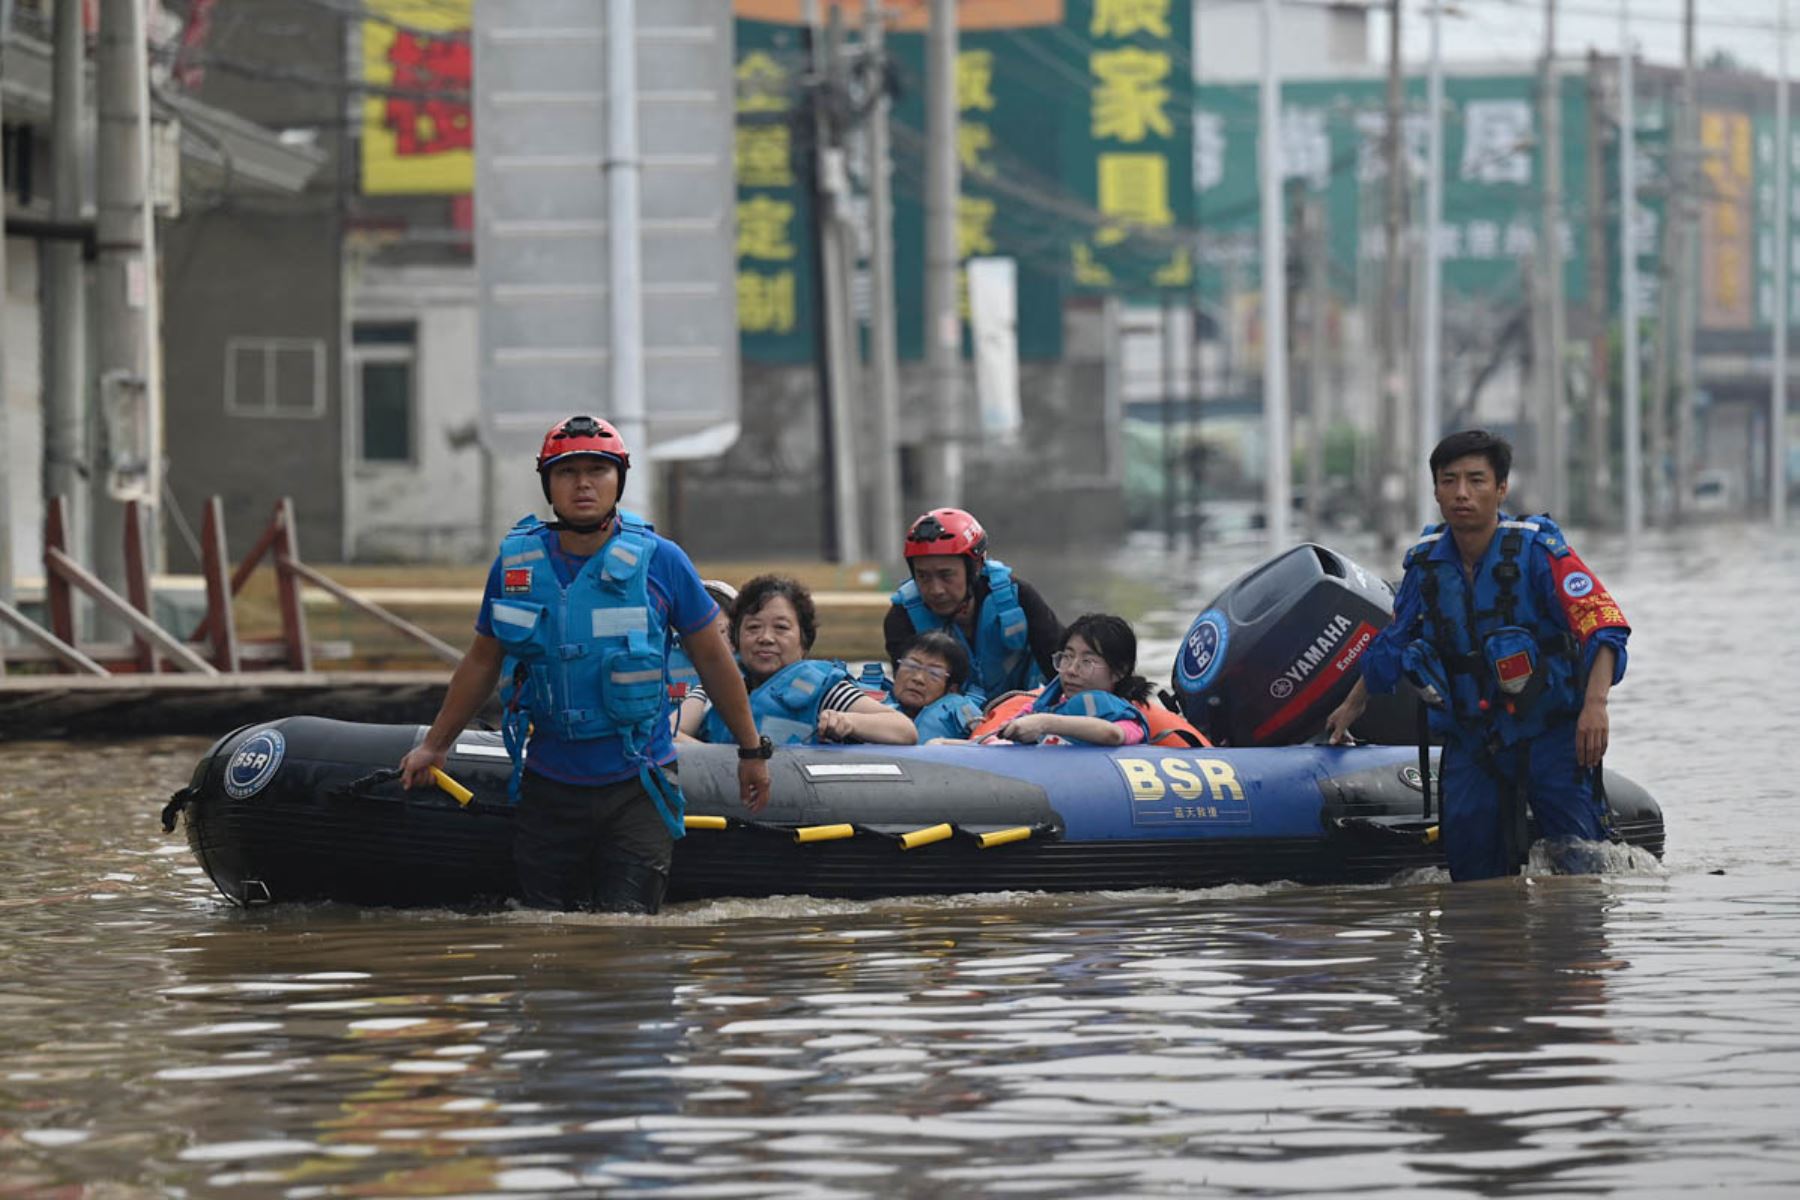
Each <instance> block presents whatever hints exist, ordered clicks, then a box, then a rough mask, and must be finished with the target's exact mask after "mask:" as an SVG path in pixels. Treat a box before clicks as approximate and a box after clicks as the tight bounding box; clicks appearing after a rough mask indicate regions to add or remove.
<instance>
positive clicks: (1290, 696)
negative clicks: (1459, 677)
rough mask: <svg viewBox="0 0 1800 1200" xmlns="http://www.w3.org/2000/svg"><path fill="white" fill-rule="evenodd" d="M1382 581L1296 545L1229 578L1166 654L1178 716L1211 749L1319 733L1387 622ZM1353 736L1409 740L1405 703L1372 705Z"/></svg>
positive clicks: (1387, 598)
mask: <svg viewBox="0 0 1800 1200" xmlns="http://www.w3.org/2000/svg"><path fill="white" fill-rule="evenodd" d="M1393 605H1394V591H1393V588H1392V587H1390V586H1389V585H1388V584H1387V582H1386V581H1385V580H1383V579H1382V578H1381V577H1380V576H1378V575H1376V574H1375V573H1374V572H1372V571H1370V570H1368V569H1367V568H1365V567H1363V566H1360V565H1358V564H1357V563H1355V562H1353V561H1352V560H1351V559H1349V558H1347V557H1345V556H1344V555H1342V554H1339V553H1338V552H1337V551H1335V550H1331V549H1328V548H1327V547H1324V546H1319V545H1313V544H1310V543H1309V544H1307V545H1302V546H1296V547H1295V548H1294V549H1292V550H1289V551H1287V552H1286V553H1285V554H1281V555H1279V556H1277V557H1275V558H1272V559H1270V560H1269V561H1268V562H1266V563H1264V564H1263V565H1262V566H1260V567H1257V568H1256V569H1255V570H1253V571H1251V572H1249V573H1248V574H1246V575H1243V576H1241V577H1240V578H1238V579H1237V580H1235V581H1234V582H1233V583H1232V584H1231V585H1230V586H1229V587H1227V588H1226V589H1225V590H1224V591H1223V592H1221V593H1219V595H1218V596H1217V597H1216V598H1215V599H1214V600H1213V602H1212V603H1211V604H1209V605H1208V606H1207V607H1206V609H1205V611H1203V612H1202V613H1201V614H1200V615H1199V616H1198V617H1196V618H1194V623H1193V624H1192V625H1191V626H1189V627H1188V632H1187V637H1186V638H1185V639H1183V641H1182V644H1181V649H1180V651H1179V652H1178V653H1177V654H1176V656H1175V674H1174V680H1173V682H1174V688H1175V694H1176V696H1177V697H1179V698H1180V701H1181V711H1182V715H1184V716H1185V717H1187V719H1188V720H1189V721H1191V722H1193V724H1194V725H1196V726H1198V727H1199V728H1200V730H1201V731H1202V732H1204V733H1205V734H1206V735H1207V736H1208V737H1209V738H1212V739H1213V740H1214V741H1215V742H1218V743H1221V744H1224V745H1231V746H1286V745H1293V744H1295V743H1297V742H1304V741H1306V740H1308V739H1309V738H1312V737H1314V736H1316V735H1317V734H1318V733H1320V732H1321V731H1322V730H1323V729H1324V727H1325V718H1326V717H1327V716H1328V715H1329V714H1330V713H1331V710H1332V709H1334V708H1336V707H1337V706H1338V704H1340V703H1341V702H1342V701H1343V699H1344V697H1345V696H1346V695H1348V694H1349V692H1350V689H1351V688H1352V687H1353V686H1354V685H1355V683H1356V680H1357V678H1358V675H1359V672H1358V671H1357V669H1356V664H1357V660H1358V659H1359V658H1361V656H1362V652H1363V651H1364V650H1366V649H1367V648H1368V645H1369V643H1370V642H1371V641H1372V640H1374V637H1375V634H1376V631H1378V630H1380V629H1381V628H1383V627H1384V626H1385V625H1387V623H1388V622H1389V621H1390V620H1392V619H1393ZM1371 701H1372V702H1371V704H1370V706H1369V710H1368V712H1367V713H1366V714H1365V716H1364V718H1363V720H1362V721H1359V722H1358V723H1357V725H1356V726H1355V727H1354V729H1353V732H1354V733H1355V734H1356V736H1357V737H1358V738H1359V739H1361V740H1363V741H1376V742H1389V743H1406V742H1409V741H1411V740H1412V739H1413V737H1414V733H1413V724H1412V716H1411V714H1412V711H1413V700H1412V698H1411V697H1410V696H1408V697H1405V698H1403V699H1395V698H1387V697H1371Z"/></svg>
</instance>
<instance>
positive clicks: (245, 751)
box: [225, 729, 287, 800]
mask: <svg viewBox="0 0 1800 1200" xmlns="http://www.w3.org/2000/svg"><path fill="white" fill-rule="evenodd" d="M285 753H287V739H286V738H284V737H282V736H281V734H280V733H279V732H277V731H276V730H273V729H265V730H264V731H263V732H261V733H259V734H256V735H255V736H254V737H250V738H246V739H245V740H244V743H243V744H242V745H241V746H239V747H238V748H237V750H236V751H235V752H233V754H232V756H231V761H230V762H228V763H226V764H225V794H226V795H227V796H230V797H231V798H232V799H233V800H248V799H249V798H250V797H252V796H254V795H256V793H258V792H260V791H262V790H263V789H264V788H266V787H268V786H269V780H271V779H273V778H275V772H276V771H278V770H280V769H281V757H282V755H284V754H285Z"/></svg>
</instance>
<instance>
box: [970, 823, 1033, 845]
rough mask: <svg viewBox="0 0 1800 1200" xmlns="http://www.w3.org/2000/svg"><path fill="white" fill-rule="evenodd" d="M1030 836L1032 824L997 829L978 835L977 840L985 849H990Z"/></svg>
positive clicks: (1020, 840)
mask: <svg viewBox="0 0 1800 1200" xmlns="http://www.w3.org/2000/svg"><path fill="white" fill-rule="evenodd" d="M1030 836H1031V826H1029V825H1017V826H1014V827H1013V828H1011V829H996V830H994V832H992V833H983V834H979V835H977V836H976V838H975V842H976V844H977V845H979V846H980V847H981V848H982V849H983V850H988V849H991V848H993V847H995V846H1004V845H1006V844H1007V843H1008V842H1022V841H1024V840H1025V839H1026V838H1028V837H1030Z"/></svg>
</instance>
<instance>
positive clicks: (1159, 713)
mask: <svg viewBox="0 0 1800 1200" xmlns="http://www.w3.org/2000/svg"><path fill="white" fill-rule="evenodd" d="M1132 707H1133V708H1135V709H1137V710H1138V711H1139V712H1141V713H1143V714H1144V722H1145V723H1146V724H1147V725H1149V726H1150V740H1149V741H1148V742H1147V743H1145V744H1146V745H1150V746H1174V747H1176V748H1177V749H1181V748H1186V747H1192V746H1210V745H1212V743H1211V742H1210V741H1208V740H1207V737H1206V735H1205V734H1204V733H1201V732H1200V731H1199V730H1198V729H1195V728H1194V727H1193V726H1192V725H1190V724H1188V722H1187V718H1185V717H1183V716H1182V715H1181V714H1180V713H1178V712H1170V711H1169V710H1168V709H1166V708H1164V707H1163V706H1162V705H1160V704H1156V703H1153V702H1151V701H1148V700H1144V701H1139V702H1137V703H1134V704H1133V705H1132Z"/></svg>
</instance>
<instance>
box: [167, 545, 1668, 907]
mask: <svg viewBox="0 0 1800 1200" xmlns="http://www.w3.org/2000/svg"><path fill="white" fill-rule="evenodd" d="M1391 607H1392V590H1391V589H1390V588H1389V587H1388V585H1387V584H1386V583H1384V582H1382V581H1381V580H1380V579H1379V578H1378V577H1376V576H1374V575H1372V574H1371V573H1369V572H1367V571H1366V570H1364V569H1363V568H1361V567H1359V566H1357V565H1356V564H1355V563H1353V562H1351V561H1350V560H1348V559H1346V558H1344V557H1343V556H1341V555H1339V554H1336V553H1335V552H1333V551H1331V550H1329V549H1327V548H1325V547H1323V546H1301V547H1298V548H1296V549H1295V550H1293V551H1290V552H1288V553H1286V554H1283V555H1281V556H1279V557H1277V558H1275V559H1272V560H1270V561H1269V562H1268V563H1265V564H1263V565H1262V566H1261V567H1258V568H1257V569H1256V570H1254V571H1252V572H1250V573H1249V574H1247V575H1246V576H1244V577H1243V578H1241V579H1239V580H1238V581H1236V582H1235V583H1233V584H1232V585H1231V586H1230V587H1229V588H1227V589H1226V590H1225V592H1223V593H1221V595H1220V596H1219V597H1218V598H1217V599H1215V600H1214V601H1213V603H1212V604H1211V605H1209V606H1208V607H1207V608H1206V609H1205V610H1203V611H1202V612H1201V613H1200V614H1199V616H1198V617H1196V618H1195V620H1194V622H1193V624H1192V625H1191V626H1190V628H1189V630H1188V634H1187V636H1186V638H1185V639H1184V640H1183V642H1182V645H1181V648H1180V650H1179V652H1178V655H1177V659H1176V663H1175V666H1174V671H1173V676H1172V679H1171V683H1172V685H1173V694H1172V697H1171V698H1172V699H1173V700H1174V702H1175V705H1176V706H1178V707H1179V708H1180V710H1181V711H1182V712H1183V714H1184V715H1185V716H1186V717H1187V718H1188V720H1189V721H1190V722H1192V723H1193V724H1194V725H1196V726H1197V727H1199V728H1200V729H1201V730H1202V731H1203V732H1205V733H1206V734H1207V736H1208V737H1209V738H1211V739H1212V740H1214V741H1216V742H1220V743H1226V744H1222V745H1219V746H1212V747H1194V748H1181V749H1174V748H1163V747H1155V746H1128V747H1117V748H1101V747H1091V746H1054V747H1038V746H966V745H956V746H920V747H888V746H857V745H850V746H797V747H787V748H783V749H780V750H778V751H777V752H776V754H775V757H774V759H773V760H772V761H771V762H770V764H769V766H770V773H771V777H772V785H773V786H772V789H771V790H772V799H771V801H770V803H769V805H768V807H767V808H765V809H764V810H763V811H762V812H760V813H757V814H755V815H754V816H752V815H751V814H750V813H748V812H746V811H745V810H744V809H743V807H742V806H741V805H740V804H739V802H738V796H737V757H736V754H735V751H734V750H733V748H732V747H729V746H706V745H692V744H690V745H683V746H681V747H680V749H679V760H680V780H681V786H682V790H683V791H684V792H685V794H686V796H687V835H686V836H685V837H683V838H681V839H680V840H679V841H677V842H676V844H675V861H674V867H673V870H672V873H671V876H670V881H669V891H668V899H670V900H683V899H696V898H703V897H716V896H766V895H776V894H807V895H814V896H827V897H881V896H900V895H918V894H931V893H940V894H941V893H960V892H989V891H1004V890H1015V889H1020V890H1043V891H1090V890H1096V889H1119V888H1138V887H1176V888H1197V887H1210V886H1215V885H1220V884H1226V883H1267V882H1274V881H1277V880H1292V881H1295V882H1300V883H1346V882H1363V881H1370V882H1373V881H1379V880H1382V879H1386V878H1390V877H1392V876H1393V875H1394V874H1395V873H1397V872H1400V871H1404V870H1407V869H1410V868H1416V867H1428V866H1434V865H1441V864H1442V861H1443V860H1442V853H1441V851H1440V849H1439V847H1438V844H1437V836H1436V834H1437V820H1436V805H1435V803H1434V798H1433V796H1432V795H1431V792H1432V791H1433V790H1434V789H1433V788H1431V786H1430V777H1431V775H1432V774H1433V773H1434V771H1433V769H1432V768H1431V767H1430V766H1428V765H1426V764H1428V763H1430V762H1433V761H1435V754H1436V750H1435V749H1434V748H1433V749H1430V750H1429V751H1428V753H1427V754H1426V755H1423V756H1422V755H1421V751H1420V747H1419V746H1417V745H1415V744H1408V743H1409V741H1410V739H1411V737H1412V734H1413V730H1414V729H1415V728H1416V725H1415V724H1414V717H1413V709H1414V705H1415V704H1416V701H1415V700H1414V699H1412V698H1408V697H1400V698H1396V699H1394V700H1392V701H1388V702H1384V703H1378V704H1372V705H1371V707H1370V710H1369V712H1368V714H1367V715H1366V716H1365V717H1364V719H1363V721H1362V722H1361V723H1359V725H1358V726H1357V727H1356V728H1355V730H1354V732H1356V733H1357V735H1358V736H1359V737H1360V738H1362V739H1363V740H1364V742H1365V743H1367V744H1363V745H1357V746H1349V747H1326V746H1319V745H1312V744H1306V743H1307V742H1308V741H1309V739H1313V738H1315V737H1316V735H1317V734H1318V733H1319V731H1320V729H1321V728H1322V727H1323V723H1324V717H1325V714H1327V713H1328V712H1330V711H1331V709H1332V708H1333V707H1335V706H1336V704H1337V703H1338V702H1339V701H1340V700H1341V699H1342V698H1343V696H1344V695H1345V694H1346V693H1347V692H1348V690H1349V688H1350V686H1351V685H1352V684H1353V683H1354V680H1355V678H1356V672H1355V670H1354V667H1355V663H1356V660H1357V658H1358V657H1359V656H1360V654H1361V652H1362V650H1363V649H1364V648H1365V647H1366V646H1367V645H1368V642H1369V640H1370V639H1371V638H1373V636H1374V634H1375V632H1376V631H1377V630H1378V629H1380V628H1381V627H1382V626H1383V625H1384V624H1386V622H1387V620H1388V617H1389V614H1390V612H1391ZM423 733H424V727H423V726H419V725H363V724H354V723H349V722H341V721H330V720H325V719H323V718H318V717H305V716H296V717H289V718H286V719H283V720H279V721H275V722H272V723H266V724H261V725H254V726H247V727H245V728H243V729H239V730H237V731H235V732H233V733H231V734H229V735H227V736H226V737H223V738H221V739H220V740H219V741H218V742H217V743H215V744H214V745H213V746H212V748H211V749H210V750H208V751H207V753H206V754H205V755H204V756H203V757H202V758H201V760H200V762H199V764H198V766H197V767H196V768H195V770H194V774H193V777H192V779H191V781H190V782H189V784H188V786H187V787H185V788H183V789H182V790H181V791H180V792H178V793H176V795H175V796H174V798H173V799H172V800H171V801H170V802H169V804H168V806H167V807H166V808H165V809H164V811H163V819H164V825H165V827H166V828H168V829H171V830H172V829H173V828H174V826H175V823H176V821H177V820H185V823H186V830H187V838H188V842H189V844H190V846H191V847H192V848H193V851H194V854H195V856H196V857H197V858H198V859H199V861H200V864H201V865H202V866H203V867H204V868H205V870H206V871H207V873H208V874H209V875H210V876H211V877H212V879H213V881H214V883H215V884H217V885H218V888H219V890H220V891H221V892H222V893H224V894H225V895H226V896H227V897H229V898H230V899H232V900H233V901H235V902H237V903H240V904H257V903H266V902H276V901H305V900H336V901H342V902H346V903H353V904H369V905H469V904H485V903H494V902H500V901H503V900H505V899H506V898H508V897H511V896H513V895H515V893H516V881H515V879H514V875H513V865H512V836H511V835H512V829H511V826H512V808H511V806H510V805H509V803H508V800H507V781H508V778H509V776H510V774H511V769H512V768H511V763H510V761H509V760H508V758H507V755H506V750H505V747H504V745H503V744H502V740H501V737H500V735H499V734H498V733H493V732H486V731H477V730H469V731H466V732H465V733H464V734H463V735H462V736H461V737H459V738H458V739H457V740H456V744H455V746H454V748H453V749H452V751H451V753H450V755H449V757H448V760H447V763H446V769H445V772H444V776H443V778H442V779H441V780H440V786H439V787H438V788H424V789H418V790H414V791H411V792H408V791H405V790H404V789H402V788H401V786H400V784H399V782H398V777H397V776H398V772H397V771H396V770H395V767H396V765H397V764H398V763H399V761H400V759H401V758H402V756H404V755H405V753H406V752H407V751H408V750H409V749H411V748H412V746H413V745H414V744H415V743H416V742H417V741H418V739H419V738H420V737H421V736H423ZM1422 766H1425V769H1424V770H1423V771H1422V770H1421V767H1422ZM1605 791H1606V796H1607V800H1608V803H1609V805H1610V807H1611V810H1612V826H1613V831H1614V834H1615V836H1617V837H1618V838H1619V839H1620V840H1622V841H1624V842H1626V843H1628V844H1630V845H1633V846H1638V847H1641V848H1643V849H1645V850H1647V851H1649V852H1650V853H1652V854H1655V855H1658V856H1660V855H1661V854H1662V850H1663V821H1662V813H1661V810H1660V809H1659V808H1658V807H1657V805H1656V802H1655V801H1654V800H1653V799H1652V798H1651V797H1650V796H1649V795H1648V794H1647V793H1646V792H1645V791H1644V789H1642V788H1641V787H1639V786H1637V785H1636V784H1634V783H1632V782H1631V781H1629V780H1627V779H1625V778H1623V777H1621V776H1619V775H1618V774H1617V773H1615V772H1610V771H1609V772H1607V774H1606V779H1605Z"/></svg>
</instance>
